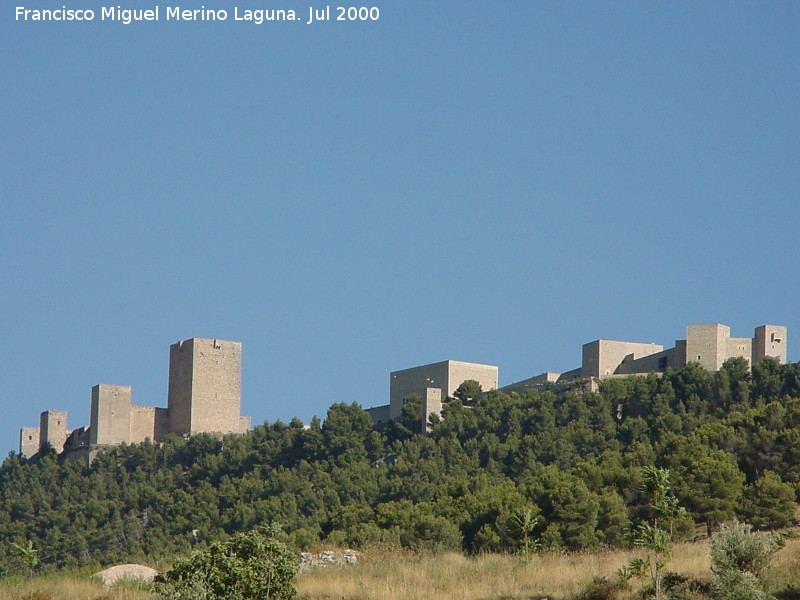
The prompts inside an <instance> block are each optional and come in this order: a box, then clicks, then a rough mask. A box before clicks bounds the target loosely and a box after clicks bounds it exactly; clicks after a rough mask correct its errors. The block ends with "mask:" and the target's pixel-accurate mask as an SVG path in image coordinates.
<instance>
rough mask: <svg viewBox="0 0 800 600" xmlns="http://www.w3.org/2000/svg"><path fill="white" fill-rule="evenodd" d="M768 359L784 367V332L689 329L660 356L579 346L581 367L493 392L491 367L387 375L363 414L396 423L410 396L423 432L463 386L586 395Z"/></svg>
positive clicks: (596, 344) (619, 346) (456, 365)
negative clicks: (615, 383) (383, 401)
mask: <svg viewBox="0 0 800 600" xmlns="http://www.w3.org/2000/svg"><path fill="white" fill-rule="evenodd" d="M767 356H771V357H774V358H776V359H778V360H779V361H780V362H782V363H785V362H786V327H783V326H780V325H761V326H760V327H756V329H755V333H754V336H753V337H752V338H736V337H731V330H730V327H727V326H726V325H720V324H718V323H711V324H702V325H688V326H687V327H686V339H684V340H676V341H675V346H674V347H672V348H669V349H667V350H664V347H663V346H661V345H659V344H642V343H638V342H620V341H615V340H606V339H600V340H595V341H593V342H589V343H587V344H584V345H583V355H582V361H581V366H580V367H578V368H577V369H572V370H571V371H567V372H565V373H552V372H545V373H542V374H540V375H536V376H535V377H531V378H529V379H525V380H523V381H518V382H516V383H512V384H510V385H506V386H503V387H500V388H498V368H497V367H496V366H492V365H483V364H477V363H468V362H460V361H454V360H447V361H444V362H438V363H433V364H430V365H423V366H421V367H412V368H410V369H404V370H402V371H394V372H392V373H390V374H389V404H387V405H384V406H378V407H375V408H370V409H368V411H367V412H369V414H370V416H371V417H372V420H373V422H374V423H375V424H380V423H386V422H388V421H390V420H394V419H397V418H399V417H400V415H401V412H402V409H403V405H404V404H405V403H406V402H408V400H409V399H410V398H411V397H412V396H417V397H418V398H419V399H420V400H421V402H422V408H423V413H422V414H423V415H425V416H424V417H423V424H422V427H423V428H424V427H425V426H426V425H425V423H426V422H427V417H428V415H430V414H431V413H437V414H438V413H440V412H441V408H442V399H443V398H446V397H447V396H453V395H454V393H455V391H456V390H457V389H458V386H459V385H461V384H462V383H463V382H464V381H466V380H474V381H477V382H478V383H480V384H481V388H482V389H483V391H489V390H494V389H499V390H500V391H502V392H505V393H511V392H524V391H525V390H528V389H543V388H545V387H546V386H547V385H554V384H555V385H558V384H566V383H569V382H572V381H577V380H583V381H586V382H587V383H588V384H589V389H596V384H597V381H599V380H603V379H610V378H614V377H629V376H631V375H643V374H647V373H653V372H655V373H663V372H664V371H666V370H667V369H672V370H675V369H680V368H681V367H684V366H686V365H687V364H688V363H690V362H697V363H700V365H701V366H702V367H703V368H705V369H707V370H708V371H719V369H720V367H722V363H724V362H725V361H726V360H728V359H729V358H736V357H741V358H744V359H745V360H747V361H748V362H749V363H750V364H751V365H754V364H756V363H758V362H760V361H761V360H763V359H764V358H765V357H767Z"/></svg>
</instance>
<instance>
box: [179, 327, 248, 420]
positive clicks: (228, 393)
mask: <svg viewBox="0 0 800 600" xmlns="http://www.w3.org/2000/svg"><path fill="white" fill-rule="evenodd" d="M167 402H168V405H167V406H168V410H169V431H170V433H177V434H187V433H188V434H192V433H203V432H205V433H245V432H246V431H247V430H248V429H249V427H250V423H249V419H243V418H242V416H241V407H242V344H241V343H240V342H229V341H224V340H210V339H203V338H192V339H190V340H185V341H183V342H178V343H177V344H173V345H172V346H170V348H169V392H168V398H167Z"/></svg>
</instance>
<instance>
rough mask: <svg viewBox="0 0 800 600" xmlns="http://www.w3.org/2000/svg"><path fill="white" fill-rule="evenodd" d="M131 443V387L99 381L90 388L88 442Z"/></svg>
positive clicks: (103, 443)
mask: <svg viewBox="0 0 800 600" xmlns="http://www.w3.org/2000/svg"><path fill="white" fill-rule="evenodd" d="M123 442H124V443H126V444H130V443H131V388H130V386H127V385H107V384H105V383H100V384H98V385H96V386H94V387H93V388H92V413H91V425H90V427H89V443H90V444H102V445H105V444H121V443H123Z"/></svg>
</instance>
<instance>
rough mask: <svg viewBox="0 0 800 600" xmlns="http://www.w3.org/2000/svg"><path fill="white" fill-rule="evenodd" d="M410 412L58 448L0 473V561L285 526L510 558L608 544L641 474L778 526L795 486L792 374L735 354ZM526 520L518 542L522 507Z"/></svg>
mask: <svg viewBox="0 0 800 600" xmlns="http://www.w3.org/2000/svg"><path fill="white" fill-rule="evenodd" d="M419 406H420V405H419V403H414V402H410V403H408V404H407V405H406V409H407V410H404V414H403V419H402V420H401V421H400V422H398V423H395V424H392V425H391V426H389V427H387V428H386V429H384V430H383V431H374V430H373V429H372V427H371V422H370V419H369V417H368V415H367V413H366V412H364V411H363V410H362V409H361V408H360V407H359V406H358V405H356V404H352V405H347V404H334V405H333V406H331V407H330V409H329V411H328V414H327V417H326V419H325V421H324V422H320V420H318V419H314V420H313V421H312V422H311V423H310V426H309V427H307V428H306V427H303V425H302V423H300V422H299V421H297V420H294V421H292V422H291V423H289V424H285V423H281V422H275V423H265V424H264V425H262V426H258V427H256V428H255V429H254V431H253V432H251V433H250V434H248V435H243V436H238V437H237V436H230V437H226V438H224V439H222V440H219V439H216V438H214V437H212V436H208V435H196V436H193V437H192V438H190V439H188V440H185V439H183V438H180V437H176V436H169V437H168V439H167V440H165V442H164V443H163V444H161V445H159V446H154V445H152V444H149V443H144V444H137V445H131V446H120V447H118V448H116V449H113V450H110V451H108V452H105V453H103V454H100V455H99V456H98V457H97V458H96V459H95V461H94V462H93V463H92V464H91V465H86V464H83V463H78V462H75V463H64V464H59V463H58V462H57V460H56V458H55V456H54V455H47V456H44V457H42V458H41V459H40V460H39V461H37V462H35V463H32V464H26V463H25V461H24V460H22V459H20V458H19V457H16V456H13V455H12V456H10V457H9V458H8V459H7V460H6V461H5V462H4V463H3V465H2V467H1V468H0V565H5V566H4V567H0V569H2V568H4V569H7V570H14V569H19V570H23V569H24V568H26V567H25V565H24V564H21V559H20V557H19V556H17V555H15V554H14V553H13V548H14V546H13V544H16V545H17V546H23V547H27V546H26V545H27V544H28V543H29V542H31V543H32V545H33V548H34V549H35V550H36V552H37V557H38V560H39V563H38V568H51V567H54V566H56V567H57V566H66V565H79V564H98V563H105V564H108V563H110V562H127V561H147V560H155V559H158V558H160V557H171V556H175V555H178V554H183V553H186V552H188V551H189V550H190V548H192V547H195V548H198V549H202V548H206V547H208V545H209V544H211V543H212V542H214V541H217V540H220V539H222V538H223V537H225V536H226V535H231V534H234V533H237V532H242V531H249V530H251V529H253V528H254V527H256V526H258V525H261V524H265V523H271V522H278V523H280V524H281V525H282V526H283V528H284V531H285V535H286V539H285V541H286V542H288V543H289V544H291V545H293V546H294V547H297V548H307V547H309V546H311V545H313V544H316V543H318V542H320V541H323V542H326V543H332V544H341V545H352V546H363V545H366V544H371V543H381V542H387V543H399V544H403V545H406V546H409V547H413V548H430V549H448V548H452V549H457V548H462V549H464V550H467V551H481V550H498V551H522V550H524V548H530V541H531V540H537V542H536V543H537V545H538V546H541V547H553V548H566V549H576V548H590V547H596V546H599V545H603V544H608V545H615V544H619V543H621V541H622V540H623V536H624V527H625V525H626V523H628V521H629V520H637V519H638V520H646V519H649V518H650V517H652V515H651V514H649V511H651V510H652V509H651V508H650V503H649V500H648V498H647V497H646V494H643V493H642V492H641V490H640V483H641V481H642V479H643V468H644V467H646V466H649V465H653V466H656V467H658V468H663V469H669V471H670V473H671V484H672V490H673V492H674V494H675V496H676V497H677V499H678V501H679V502H680V505H681V506H684V507H686V509H687V511H688V516H687V517H685V518H684V519H683V521H682V522H677V523H675V524H674V528H675V533H676V534H681V533H685V534H688V533H690V532H691V531H693V523H692V521H694V522H700V523H706V524H708V525H709V526H710V527H711V526H715V525H716V524H717V523H719V522H722V521H725V520H729V519H732V518H733V517H734V516H738V517H739V518H740V519H742V520H745V521H748V522H750V523H752V524H753V525H755V526H757V527H761V528H771V527H778V526H783V525H786V524H787V523H788V522H789V521H790V520H791V518H792V513H793V510H794V506H795V505H794V503H795V500H796V499H797V495H798V490H800V365H798V364H787V365H780V364H778V363H777V362H776V361H774V360H770V359H767V360H765V361H763V362H762V363H760V364H759V365H756V366H755V367H754V368H753V370H752V373H751V372H750V370H749V369H748V368H747V364H746V363H745V362H744V361H742V360H741V359H732V360H730V361H728V362H727V363H725V365H724V366H723V368H722V370H721V371H720V372H719V373H717V374H712V373H708V372H706V371H704V370H703V369H702V368H701V367H699V365H696V364H690V365H689V366H687V367H686V368H684V369H682V370H680V371H676V372H667V373H666V374H664V375H663V376H662V377H659V376H656V375H649V376H645V377H631V378H626V379H615V380H609V381H606V382H604V383H603V384H602V385H601V387H600V390H599V391H598V392H585V391H582V390H581V389H580V388H579V387H578V388H575V389H573V390H566V391H559V392H558V393H556V392H554V391H529V392H527V393H525V394H524V395H520V394H510V395H506V394H503V393H500V392H497V391H493V392H489V393H488V394H485V395H483V396H480V397H479V398H478V399H477V401H476V402H475V403H474V406H469V407H467V406H464V405H463V404H462V403H461V402H460V401H458V400H457V399H450V400H448V401H447V402H446V403H445V407H444V411H443V415H442V418H441V419H434V421H435V422H433V423H432V424H431V425H432V427H431V433H430V434H429V435H423V434H421V433H420V431H421V428H420V427H419V426H418V421H417V425H415V420H417V419H419V418H420V417H421V415H420V414H419V411H420V408H419ZM522 514H525V515H526V517H527V522H528V523H529V524H531V526H530V527H529V528H526V529H525V531H524V532H523V530H522V528H520V526H519V518H520V515H522Z"/></svg>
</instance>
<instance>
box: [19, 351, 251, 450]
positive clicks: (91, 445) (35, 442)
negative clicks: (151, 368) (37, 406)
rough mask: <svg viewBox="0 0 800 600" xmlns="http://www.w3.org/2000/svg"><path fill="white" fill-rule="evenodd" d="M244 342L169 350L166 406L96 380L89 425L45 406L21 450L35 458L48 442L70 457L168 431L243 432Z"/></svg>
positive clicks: (156, 438) (155, 438) (23, 434)
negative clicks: (72, 423) (143, 402)
mask: <svg viewBox="0 0 800 600" xmlns="http://www.w3.org/2000/svg"><path fill="white" fill-rule="evenodd" d="M241 390H242V344H241V343H239V342H228V341H223V340H210V339H202V338H192V339H190V340H185V341H183V342H178V343H177V344H173V345H172V346H170V348H169V391H168V394H167V408H156V407H153V406H138V405H135V404H131V388H130V387H129V386H124V385H107V384H102V383H101V384H98V385H96V386H94V387H93V388H92V400H91V401H92V409H91V423H90V424H89V425H88V426H85V427H81V428H79V429H75V430H72V431H70V430H68V429H67V413H66V412H64V411H57V410H46V411H44V412H43V413H42V414H41V417H40V420H39V427H23V428H22V430H21V431H20V454H22V455H23V456H26V457H33V456H35V455H36V454H37V453H38V452H40V451H41V450H43V449H45V448H47V447H48V446H50V447H52V448H54V449H55V450H56V452H57V453H59V454H62V453H65V454H66V456H67V457H68V458H81V457H87V458H91V457H93V456H94V455H95V454H96V453H97V452H98V451H100V450H103V449H104V448H108V447H111V446H116V445H118V444H122V443H126V444H133V443H137V442H143V441H145V440H147V439H149V440H150V441H152V442H160V441H161V440H162V439H164V436H165V435H167V434H169V433H175V434H179V435H190V434H194V433H214V434H226V433H245V432H247V431H249V430H250V417H242V416H241V401H242V393H241Z"/></svg>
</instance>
